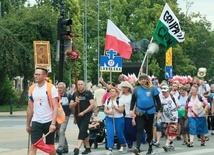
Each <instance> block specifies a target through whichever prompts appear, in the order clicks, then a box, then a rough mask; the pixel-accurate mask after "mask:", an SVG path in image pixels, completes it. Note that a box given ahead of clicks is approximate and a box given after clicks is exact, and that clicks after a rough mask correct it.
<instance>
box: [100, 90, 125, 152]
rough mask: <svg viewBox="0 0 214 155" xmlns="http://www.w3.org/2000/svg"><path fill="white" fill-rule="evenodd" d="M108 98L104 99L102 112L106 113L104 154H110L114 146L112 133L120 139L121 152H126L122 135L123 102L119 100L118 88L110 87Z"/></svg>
mask: <svg viewBox="0 0 214 155" xmlns="http://www.w3.org/2000/svg"><path fill="white" fill-rule="evenodd" d="M109 92H110V98H109V99H108V100H106V102H105V105H104V106H105V107H104V113H105V114H106V129H107V148H108V149H109V150H108V152H107V153H106V155H112V154H113V153H112V149H113V147H114V135H115V133H116V135H117V138H118V139H119V141H120V144H121V146H122V147H121V149H120V150H119V151H120V152H122V153H126V152H127V150H126V139H125V137H124V133H123V131H124V116H123V112H124V104H123V103H121V102H120V101H119V98H118V94H119V90H118V89H117V88H116V87H111V89H110V91H109Z"/></svg>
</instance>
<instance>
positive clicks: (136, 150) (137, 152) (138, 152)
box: [133, 147, 140, 155]
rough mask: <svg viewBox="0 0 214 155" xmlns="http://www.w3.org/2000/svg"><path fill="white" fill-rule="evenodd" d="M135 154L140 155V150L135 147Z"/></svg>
mask: <svg viewBox="0 0 214 155" xmlns="http://www.w3.org/2000/svg"><path fill="white" fill-rule="evenodd" d="M133 152H134V154H135V155H140V149H138V148H137V147H134V149H133Z"/></svg>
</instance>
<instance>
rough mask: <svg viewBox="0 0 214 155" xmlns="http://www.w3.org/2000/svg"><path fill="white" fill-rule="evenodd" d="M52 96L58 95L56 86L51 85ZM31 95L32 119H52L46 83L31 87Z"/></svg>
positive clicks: (47, 120)
mask: <svg viewBox="0 0 214 155" xmlns="http://www.w3.org/2000/svg"><path fill="white" fill-rule="evenodd" d="M51 93H52V94H51V96H52V98H56V97H58V92H57V89H56V87H54V86H53V87H52V90H51ZM32 97H33V101H34V103H33V105H34V106H33V111H34V113H33V118H32V121H36V122H39V123H47V122H50V121H52V117H53V116H52V109H51V107H50V103H49V101H48V94H47V84H44V85H43V86H42V87H38V86H37V85H36V86H35V88H34V89H33V93H32Z"/></svg>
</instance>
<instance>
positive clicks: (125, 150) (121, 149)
mask: <svg viewBox="0 0 214 155" xmlns="http://www.w3.org/2000/svg"><path fill="white" fill-rule="evenodd" d="M119 152H121V153H127V148H126V146H121V148H120V149H119Z"/></svg>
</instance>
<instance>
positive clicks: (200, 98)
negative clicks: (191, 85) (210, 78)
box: [198, 94, 203, 102]
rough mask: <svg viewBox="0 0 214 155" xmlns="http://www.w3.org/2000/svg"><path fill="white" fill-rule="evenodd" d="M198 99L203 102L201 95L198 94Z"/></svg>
mask: <svg viewBox="0 0 214 155" xmlns="http://www.w3.org/2000/svg"><path fill="white" fill-rule="evenodd" d="M198 99H199V101H201V102H203V99H202V96H201V95H200V94H198Z"/></svg>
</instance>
